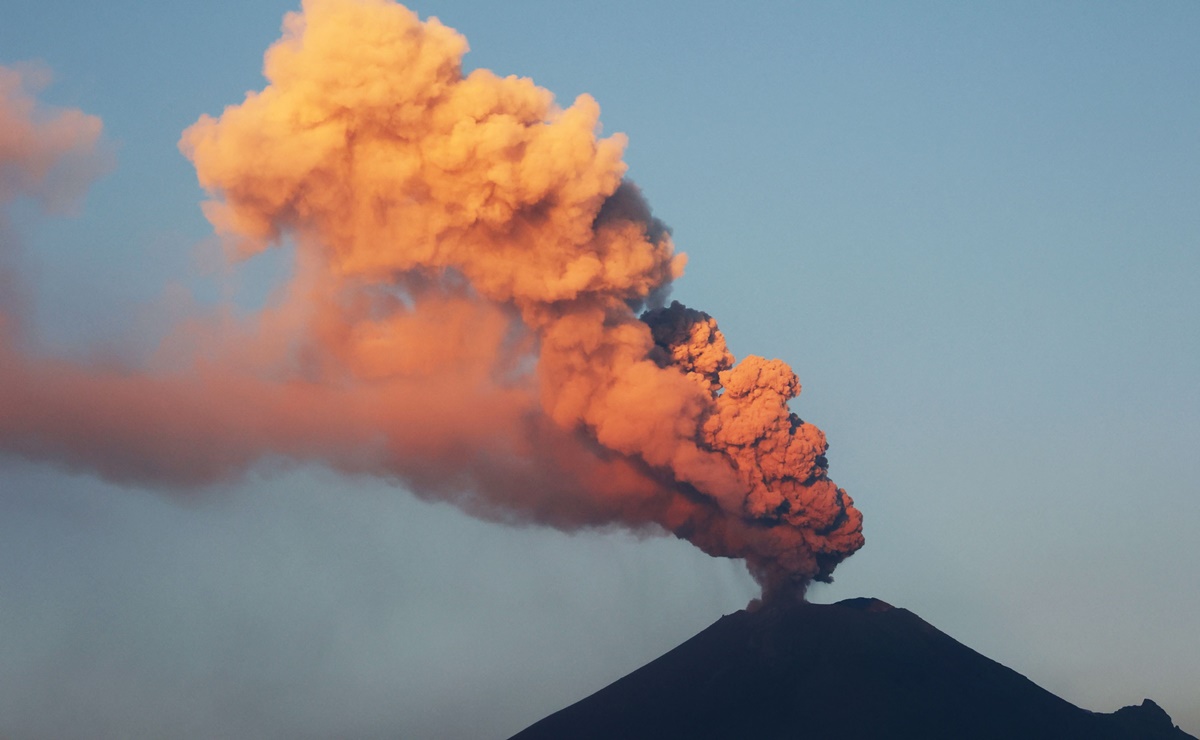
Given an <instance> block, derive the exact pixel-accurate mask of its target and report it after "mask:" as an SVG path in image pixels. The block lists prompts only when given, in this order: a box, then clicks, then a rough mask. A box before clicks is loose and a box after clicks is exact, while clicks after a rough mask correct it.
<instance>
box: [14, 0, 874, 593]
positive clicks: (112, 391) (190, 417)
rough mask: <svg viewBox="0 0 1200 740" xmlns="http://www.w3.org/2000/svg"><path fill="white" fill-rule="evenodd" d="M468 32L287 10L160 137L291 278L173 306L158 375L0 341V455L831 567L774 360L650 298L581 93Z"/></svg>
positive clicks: (839, 528) (644, 262) (309, 5)
mask: <svg viewBox="0 0 1200 740" xmlns="http://www.w3.org/2000/svg"><path fill="white" fill-rule="evenodd" d="M466 50H467V44H466V40H465V39H464V38H463V37H462V36H460V35H459V34H458V33H457V32H455V31H453V30H452V29H450V28H447V27H446V26H444V25H442V24H441V23H439V22H438V21H437V20H436V19H430V20H428V21H426V22H422V21H420V20H419V19H418V18H417V16H416V15H415V14H413V13H412V12H410V11H408V10H407V9H405V8H403V7H401V6H399V5H396V4H393V3H391V2H389V1H388V0H308V1H307V2H305V3H304V9H303V12H302V13H293V14H289V15H288V16H287V17H286V19H285V21H284V33H283V38H282V39H281V40H280V41H278V42H277V43H276V44H275V45H273V46H272V47H271V48H270V50H268V52H267V54H266V57H265V75H266V77H267V79H268V81H269V84H268V85H267V87H266V88H265V89H263V90H262V91H260V92H257V93H250V94H248V95H247V97H246V99H245V100H244V101H243V102H242V103H240V104H239V105H235V106H230V107H229V108H227V109H226V110H225V111H224V112H223V113H222V114H221V115H220V116H219V117H218V118H211V117H207V116H205V117H203V118H201V119H200V121H198V122H197V123H196V124H195V125H193V126H192V127H191V128H189V129H188V130H187V131H186V132H185V133H184V135H183V138H182V140H181V143H180V146H181V148H182V150H183V151H184V153H185V154H186V155H187V156H188V157H189V158H190V159H191V160H192V161H193V163H194V164H195V167H196V171H197V174H198V177H199V180H200V183H201V184H202V185H203V187H204V188H206V190H208V191H209V193H211V195H212V199H211V200H210V201H208V202H207V203H205V204H204V210H205V213H206V215H207V216H208V218H209V220H210V221H211V222H212V224H213V226H214V228H215V229H216V230H217V231H218V233H220V234H221V235H222V236H223V237H225V238H226V239H227V240H228V241H229V243H230V244H232V245H234V247H235V249H236V250H237V251H238V252H240V254H242V255H252V254H253V253H255V252H257V251H260V250H263V249H267V248H270V247H271V246H272V245H276V244H278V243H280V242H281V241H282V240H284V239H290V240H293V241H294V242H295V243H296V244H297V254H298V264H297V269H296V276H295V278H294V280H293V282H292V283H291V284H290V285H289V287H288V289H287V294H286V296H285V297H284V299H283V300H281V301H280V302H279V303H278V304H277V305H274V306H273V307H271V308H270V309H269V310H268V311H265V312H264V313H263V315H261V316H259V317H257V318H256V319H255V320H254V321H252V322H250V323H248V324H244V325H233V326H231V325H228V324H222V323H221V322H218V321H215V320H214V321H208V322H204V321H200V322H196V323H194V324H192V325H190V326H188V327H181V328H180V330H179V331H178V332H176V333H175V335H174V336H173V337H171V338H170V339H169V341H168V344H167V345H166V346H165V347H164V349H163V352H162V356H163V357H165V358H168V359H169V362H167V363H164V365H163V367H160V368H157V369H156V370H155V371H154V372H147V371H140V372H133V371H125V372H102V371H99V370H97V369H96V368H91V367H79V366H77V365H71V364H68V363H63V362H56V361H50V360H36V361H35V360H31V359H30V358H27V357H23V356H19V355H17V354H15V353H14V352H12V351H11V350H5V349H4V346H5V345H4V343H3V342H0V388H5V389H9V390H8V391H7V392H6V391H5V390H0V405H2V407H3V408H4V410H5V412H4V414H3V415H0V448H7V449H9V450H13V451H16V452H19V453H21V454H25V455H28V456H31V457H37V458H47V459H53V460H58V461H62V462H65V463H66V464H69V465H76V466H81V467H85V468H89V469H93V470H97V471H99V472H101V473H102V474H104V475H107V476H110V477H113V478H118V479H132V480H147V481H153V482H156V483H159V484H163V485H168V486H181V485H182V486H186V485H192V484H198V483H204V482H206V481H210V480H213V479H216V478H219V477H222V476H228V475H233V474H236V473H237V472H239V471H241V470H244V469H245V468H246V467H247V466H249V465H251V464H253V463H255V462H256V461H259V460H262V459H264V458H272V457H282V458H294V459H318V460H322V461H324V462H326V463H328V464H330V465H332V466H334V467H336V468H338V469H342V470H348V471H358V472H368V473H372V474H376V475H381V476H388V477H392V478H395V479H397V480H399V481H402V482H403V483H404V484H406V485H407V486H409V487H410V488H412V489H413V490H414V491H416V492H417V493H418V494H419V495H423V496H436V497H439V498H448V499H450V500H453V501H455V502H456V503H457V504H458V505H460V506H462V507H463V508H464V509H466V510H468V511H471V512H473V513H475V514H477V515H480V516H486V517H490V518H496V519H502V520H520V521H534V522H539V523H543V524H548V525H552V526H557V527H562V528H577V527H584V526H595V525H604V524H610V523H618V524H622V525H625V526H629V527H633V528H645V527H655V526H657V527H661V528H663V529H666V530H667V531H670V532H673V533H675V534H676V535H678V536H679V537H682V538H685V539H688V540H689V541H691V542H692V543H694V544H695V545H696V546H697V547H700V548H701V549H703V550H704V551H705V552H708V553H710V554H713V555H717V556H725V557H737V558H744V559H746V561H747V562H748V564H749V565H750V568H751V571H752V572H753V573H754V574H755V576H756V577H757V578H758V579H759V580H760V582H761V583H763V584H764V587H765V588H768V589H783V588H791V589H800V590H802V589H803V587H804V585H805V584H807V583H808V582H809V581H811V580H813V579H828V578H829V576H830V573H831V572H832V570H833V568H834V567H835V566H836V565H837V563H839V562H840V561H841V560H843V559H844V558H845V557H847V556H849V555H850V554H851V553H853V552H854V551H855V550H857V549H858V548H859V547H861V545H862V534H861V515H860V514H859V512H858V511H857V510H856V509H855V508H854V507H853V505H852V502H851V500H850V498H849V496H847V495H846V493H845V492H844V491H842V490H841V489H839V488H838V487H837V486H836V485H834V484H833V483H832V482H831V481H830V480H829V479H828V477H827V475H826V461H825V457H824V453H825V450H826V443H825V438H824V435H823V434H822V433H821V432H820V430H818V429H816V428H815V427H813V426H812V425H810V424H807V423H805V422H803V421H801V420H800V419H799V418H797V417H796V416H795V415H794V414H792V413H791V412H790V410H789V409H788V405H787V404H788V401H789V400H790V399H791V398H793V397H795V396H796V394H798V393H799V391H800V386H799V383H798V381H797V379H796V376H795V374H794V373H792V371H791V369H790V368H788V366H787V365H786V364H784V363H783V362H781V361H779V360H765V359H762V358H758V357H747V358H746V359H744V360H743V361H742V362H741V363H739V364H736V365H735V364H734V362H733V357H732V355H731V354H730V353H729V351H728V350H727V349H726V346H725V340H724V337H723V336H722V334H721V333H720V331H719V330H718V329H717V326H716V323H715V322H714V321H713V319H712V318H711V317H709V316H708V315H706V314H704V313H701V312H699V311H695V310H692V309H688V308H685V307H683V306H682V305H680V304H678V303H672V304H671V305H670V306H669V307H662V305H661V302H662V297H663V296H665V295H666V292H667V290H668V289H669V286H670V283H671V281H672V280H673V279H675V278H677V277H679V276H680V275H681V273H682V270H683V265H684V257H683V255H681V254H677V253H675V251H674V247H673V245H672V243H671V240H670V237H669V234H668V233H667V231H666V229H665V228H664V227H663V226H662V225H661V224H660V223H659V222H657V221H656V220H655V219H654V218H653V217H652V216H651V215H650V210H649V208H648V206H647V205H646V203H645V201H644V200H643V199H642V197H641V195H640V193H639V192H638V191H637V189H636V188H635V187H634V186H633V185H632V184H631V183H629V182H628V181H626V180H624V175H625V164H624V163H623V162H622V161H621V156H622V151H623V148H624V143H625V142H624V138H623V137H622V136H620V135H615V136H611V137H608V138H601V137H599V136H598V135H597V130H598V120H599V108H598V106H597V104H596V103H595V101H594V100H592V99H591V98H590V97H588V96H586V95H584V96H580V97H579V98H578V99H577V100H575V101H574V103H573V104H572V105H570V106H568V107H566V108H560V107H558V106H557V105H556V104H555V103H554V100H553V97H552V96H551V94H550V93H549V92H547V91H546V90H543V89H541V88H538V87H537V86H535V85H534V84H533V83H532V82H531V81H530V80H528V79H520V78H516V77H507V78H500V77H498V76H496V75H494V74H492V73H491V72H488V71H486V70H476V71H474V72H472V73H470V74H468V75H465V76H464V75H463V73H462V67H461V59H462V56H463V54H464V53H465V52H466ZM647 307H649V309H650V310H646V311H644V313H641V315H640V316H639V312H642V311H643V310H644V309H646V308H647ZM64 420H70V421H69V422H68V423H64Z"/></svg>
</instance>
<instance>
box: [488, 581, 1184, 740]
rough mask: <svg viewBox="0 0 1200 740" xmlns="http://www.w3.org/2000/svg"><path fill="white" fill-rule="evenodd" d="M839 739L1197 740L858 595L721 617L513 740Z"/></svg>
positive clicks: (1154, 711) (1147, 711) (1154, 708)
mask: <svg viewBox="0 0 1200 740" xmlns="http://www.w3.org/2000/svg"><path fill="white" fill-rule="evenodd" d="M833 737H837V738H922V739H930V738H982V739H987V738H996V739H997V740H999V739H1000V738H1004V739H1006V740H1007V739H1009V738H1015V737H1020V738H1026V739H1031V738H1046V739H1047V740H1049V739H1050V738H1054V739H1056V740H1058V739H1060V738H1092V739H1095V740H1127V739H1128V740H1132V739H1133V738H1138V739H1140V740H1159V739H1160V738H1161V739H1162V740H1168V739H1169V740H1185V739H1186V738H1191V736H1190V735H1188V734H1186V733H1184V732H1183V731H1182V730H1179V729H1178V728H1176V727H1174V726H1173V725H1172V723H1171V719H1170V717H1168V716H1167V714H1166V712H1164V711H1163V710H1162V709H1161V708H1159V707H1158V705H1156V704H1154V702H1152V701H1150V700H1146V701H1145V702H1143V703H1142V705H1140V706H1137V707H1126V708H1124V709H1122V710H1120V711H1118V712H1115V713H1113V714H1097V713H1093V712H1088V711H1086V710H1083V709H1080V708H1078V707H1076V706H1074V705H1073V704H1070V703H1069V702H1067V701H1064V700H1063V699H1060V698H1058V697H1057V696H1055V695H1054V694H1051V693H1050V692H1048V691H1046V690H1045V689H1042V688H1041V687H1039V686H1037V685H1036V684H1034V683H1033V682H1032V681H1030V680H1029V679H1027V678H1025V677H1024V676H1022V675H1020V674H1019V673H1017V672H1015V671H1013V670H1011V669H1009V668H1006V667H1004V666H1002V665H1000V664H999V663H997V662H995V661H993V660H990V659H988V658H986V657H984V656H982V655H980V654H979V653H976V652H975V651H974V650H971V649H970V648H968V647H966V646H965V645H962V644H961V643H959V642H957V641H955V640H954V639H953V638H951V637H949V636H948V635H946V634H943V633H942V632H939V631H938V630H937V629H935V628H934V627H932V626H931V625H929V624H927V623H926V622H924V621H923V620H921V619H920V618H919V617H917V616H916V615H915V614H913V613H911V612H909V611H907V610H905V609H897V608H894V607H892V606H890V605H888V604H885V603H884V602H882V601H878V600H875V599H850V600H847V601H842V602H839V603H837V604H828V605H821V604H801V603H795V604H787V605H781V604H773V605H768V606H765V607H762V608H760V609H758V610H757V611H754V612H749V611H740V612H736V613H734V614H731V615H728V616H725V617H722V618H721V619H720V620H718V621H717V622H716V623H715V624H713V625H712V626H710V627H709V628H707V629H706V630H704V631H703V632H701V633H700V634H698V635H696V636H695V637H693V638H691V639H690V640H688V641H687V642H685V643H683V644H682V645H680V646H679V647H677V648H675V649H674V650H671V651H670V652H668V653H666V654H665V655H663V656H662V657H660V658H658V659H656V660H654V661H652V662H650V663H648V664H647V665H645V666H643V667H642V668H639V669H638V670H636V671H634V672H633V673H630V674H629V675H627V676H625V677H624V678H621V679H619V680H618V681H616V682H614V683H612V684H610V685H609V686H607V687H605V688H603V689H601V690H600V691H597V692H596V693H595V694H592V695H591V696H589V697H587V698H586V699H583V700H582V701H580V702H578V703H576V704H573V705H571V706H569V707H567V708H566V709H563V710H561V711H559V712H556V713H554V714H552V715H550V716H548V717H546V718H545V719H542V720H541V721H539V722H537V723H536V724H534V725H532V726H531V727H529V728H527V729H525V730H524V731H522V732H520V733H518V734H517V735H515V736H514V737H513V738H512V740H541V739H550V738H553V739H555V740H560V739H562V738H571V739H572V740H587V739H589V738H596V739H600V738H604V739H606V740H608V739H612V738H621V739H622V740H636V739H638V738H647V739H649V738H654V739H655V740H663V739H665V738H689V739H690V740H705V739H708V738H712V739H713V740H716V739H717V738H721V739H723V740H724V739H726V738H756V739H762V740H773V739H779V740H783V739H784V738H833ZM1192 740H1195V738H1192Z"/></svg>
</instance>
